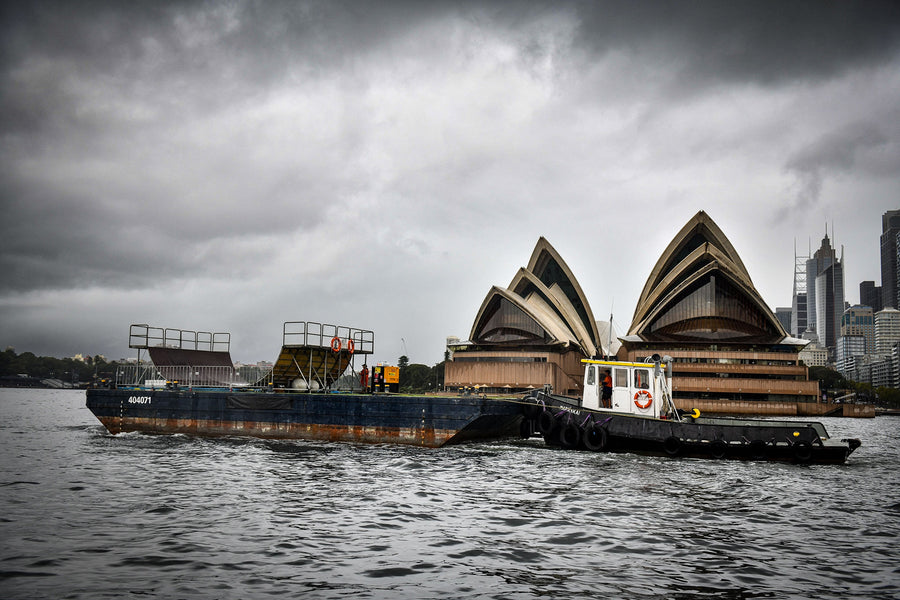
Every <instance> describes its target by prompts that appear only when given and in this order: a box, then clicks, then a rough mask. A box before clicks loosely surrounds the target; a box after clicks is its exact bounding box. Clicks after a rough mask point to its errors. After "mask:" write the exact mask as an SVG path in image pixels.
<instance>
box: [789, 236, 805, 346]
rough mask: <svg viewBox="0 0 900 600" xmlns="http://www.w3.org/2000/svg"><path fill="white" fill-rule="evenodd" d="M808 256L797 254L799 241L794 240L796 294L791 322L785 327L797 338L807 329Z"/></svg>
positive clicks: (792, 305)
mask: <svg viewBox="0 0 900 600" xmlns="http://www.w3.org/2000/svg"><path fill="white" fill-rule="evenodd" d="M807 260H809V257H808V256H797V241H796V240H794V295H793V298H792V300H791V322H790V326H789V327H785V329H786V330H787V331H788V332H789V333H790V334H791V335H792V336H793V337H795V338H800V337H802V336H803V332H805V331H806V319H807V311H806V304H807V297H806V261H807Z"/></svg>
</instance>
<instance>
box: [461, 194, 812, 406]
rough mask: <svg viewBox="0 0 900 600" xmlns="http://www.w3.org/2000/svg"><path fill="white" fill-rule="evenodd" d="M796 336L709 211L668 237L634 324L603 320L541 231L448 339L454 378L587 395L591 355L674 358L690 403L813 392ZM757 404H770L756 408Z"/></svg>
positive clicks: (496, 388)
mask: <svg viewBox="0 0 900 600" xmlns="http://www.w3.org/2000/svg"><path fill="white" fill-rule="evenodd" d="M806 343H807V342H806V341H805V340H798V339H795V338H792V337H790V336H789V335H788V334H787V332H786V331H785V330H784V328H783V326H782V325H781V324H780V322H779V321H778V319H776V318H775V315H774V313H773V312H772V310H771V309H769V307H768V306H767V305H766V303H765V302H764V301H763V299H762V298H761V297H760V295H759V293H758V292H757V290H756V288H755V287H754V286H753V282H752V281H751V279H750V275H749V273H748V272H747V269H746V267H745V266H744V264H743V262H742V261H741V258H740V257H739V256H738V254H737V252H736V251H735V249H734V247H733V246H732V245H731V242H729V241H728V238H727V237H725V234H724V233H722V231H721V230H720V229H719V227H718V226H717V225H716V224H715V223H714V222H713V220H712V219H711V218H710V217H709V216H708V215H707V214H706V213H705V212H702V211H701V212H699V213H697V214H696V215H694V217H693V218H692V219H691V220H690V221H688V223H687V224H686V225H685V226H684V227H683V228H682V229H681V231H679V232H678V234H677V235H676V236H675V238H674V239H673V240H672V242H671V243H670V244H669V245H668V247H667V248H666V250H665V251H664V252H663V254H662V256H661V257H660V258H659V260H658V261H657V263H656V265H655V267H654V268H653V270H652V271H651V273H650V275H649V277H648V278H647V282H646V284H645V285H644V288H643V290H642V292H641V295H640V299H639V300H638V304H637V307H636V308H635V311H634V316H633V318H632V321H631V325H630V326H629V328H628V331H627V334H625V335H623V336H620V337H618V338H617V337H615V336H613V335H610V323H609V322H606V321H597V320H596V319H595V318H594V314H593V312H592V310H591V307H590V304H589V303H588V301H587V298H585V295H584V292H583V291H582V289H581V286H580V285H579V283H578V281H577V280H576V278H575V276H574V274H573V273H572V271H571V270H570V269H569V267H568V266H567V265H566V263H565V261H563V259H562V257H561V256H560V255H559V254H558V253H557V252H556V250H555V249H554V248H553V247H552V246H551V245H550V243H549V242H548V241H547V240H546V239H544V238H540V239H539V240H538V242H537V245H536V246H535V248H534V252H533V253H532V255H531V259H530V260H529V262H528V266H527V267H525V268H522V269H520V270H519V272H518V273H516V275H515V277H513V279H512V282H511V283H510V284H509V286H507V287H505V288H503V287H498V286H494V287H492V288H491V289H490V291H489V292H488V294H487V296H486V297H485V299H484V302H482V304H481V307H480V308H479V310H478V313H477V315H476V317H475V321H474V323H473V325H472V329H471V332H470V334H469V339H468V340H465V341H458V340H453V341H452V342H448V348H449V350H450V351H451V360H450V361H448V362H447V363H446V365H445V379H444V384H445V387H447V388H457V387H469V386H476V385H477V386H479V387H481V388H485V389H486V390H488V391H491V392H504V391H507V392H518V391H524V390H528V389H531V388H540V387H543V386H544V385H545V384H550V385H552V386H553V389H554V391H556V392H557V393H563V394H569V395H575V396H577V395H580V394H581V387H582V385H581V381H582V373H583V367H582V363H581V360H582V359H584V358H599V357H610V358H616V359H618V360H628V361H643V360H644V359H645V358H646V357H648V356H650V355H652V354H654V353H658V354H660V355H668V356H670V357H672V358H673V361H672V366H673V378H672V384H673V396H674V399H675V401H676V403H677V404H678V405H679V406H681V407H707V408H714V407H715V403H716V402H721V401H727V402H729V403H732V404H734V403H753V404H752V405H749V406H754V407H759V408H762V407H763V406H764V405H760V404H759V403H760V402H767V403H815V402H817V401H818V397H819V387H818V382H816V381H809V377H808V370H807V367H806V366H804V365H803V364H802V363H801V362H800V360H799V358H798V353H799V351H800V350H801V349H802V348H803V346H804V345H805V344H806ZM748 412H765V411H764V410H762V411H756V410H749V411H748Z"/></svg>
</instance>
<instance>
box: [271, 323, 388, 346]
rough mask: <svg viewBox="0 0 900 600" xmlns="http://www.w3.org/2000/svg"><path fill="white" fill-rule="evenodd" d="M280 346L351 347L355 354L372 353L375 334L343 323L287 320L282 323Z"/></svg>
mask: <svg viewBox="0 0 900 600" xmlns="http://www.w3.org/2000/svg"><path fill="white" fill-rule="evenodd" d="M350 342H352V345H351V344H350ZM282 346H311V347H315V348H329V347H330V348H331V349H332V350H341V349H345V350H346V349H348V348H350V347H352V348H353V352H354V353H356V354H372V353H373V352H375V334H374V333H373V332H372V331H369V330H367V329H356V328H354V327H345V326H343V325H331V324H328V323H316V322H314V321H287V322H285V324H284V331H283V335H282Z"/></svg>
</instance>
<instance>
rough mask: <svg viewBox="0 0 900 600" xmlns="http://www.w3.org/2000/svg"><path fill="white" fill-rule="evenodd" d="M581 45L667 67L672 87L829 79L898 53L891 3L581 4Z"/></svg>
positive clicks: (898, 25)
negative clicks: (670, 75)
mask: <svg viewBox="0 0 900 600" xmlns="http://www.w3.org/2000/svg"><path fill="white" fill-rule="evenodd" d="M578 8H579V16H580V17H581V27H580V28H579V39H580V41H581V43H582V44H584V45H585V46H586V47H588V48H592V49H593V50H594V51H595V52H597V53H599V54H606V53H609V52H613V51H617V52H622V51H623V50H624V51H625V52H628V53H634V54H636V55H640V56H644V57H647V58H652V59H653V62H654V63H656V64H662V65H665V66H667V67H669V68H671V69H673V73H672V75H673V80H674V82H675V83H674V84H673V87H675V88H676V89H682V90H690V89H692V88H695V87H698V86H699V87H707V86H709V85H712V84H715V83H716V82H742V83H757V84H761V85H777V84H780V83H784V82H793V81H796V80H798V79H799V80H810V79H812V80H817V79H823V78H829V77H834V76H835V75H837V74H839V73H841V72H843V71H845V70H846V69H850V68H854V67H858V66H860V65H865V64H868V63H873V64H883V63H885V62H886V61H888V60H891V59H892V58H894V55H895V54H896V52H897V51H898V49H900V3H897V2H894V1H893V0H881V1H878V0H874V1H871V2H844V1H841V0H822V1H808V0H762V1H750V2H720V1H718V0H700V1H693V2H678V1H676V0H661V1H654V2H620V1H615V0H614V1H609V2H584V3H579V4H578Z"/></svg>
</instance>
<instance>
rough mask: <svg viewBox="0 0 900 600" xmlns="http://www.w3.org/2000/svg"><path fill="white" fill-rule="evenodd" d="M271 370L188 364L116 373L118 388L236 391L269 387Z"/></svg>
mask: <svg viewBox="0 0 900 600" xmlns="http://www.w3.org/2000/svg"><path fill="white" fill-rule="evenodd" d="M271 382H272V370H271V369H270V368H268V369H267V368H260V367H249V368H246V367H242V368H240V369H238V370H235V369H233V368H231V367H193V366H189V365H179V366H161V367H157V366H155V365H152V364H145V365H123V366H120V367H119V368H118V369H117V371H116V385H117V386H141V387H149V388H154V389H156V388H158V389H163V388H166V387H171V386H172V385H173V384H175V383H177V385H178V387H216V388H222V387H225V388H235V387H248V386H259V387H264V386H268V385H269V384H270V383H271Z"/></svg>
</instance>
